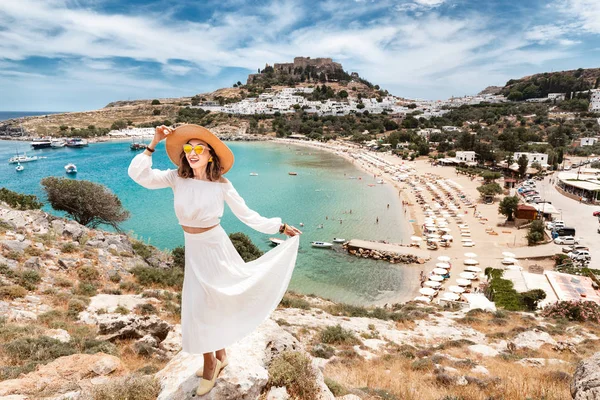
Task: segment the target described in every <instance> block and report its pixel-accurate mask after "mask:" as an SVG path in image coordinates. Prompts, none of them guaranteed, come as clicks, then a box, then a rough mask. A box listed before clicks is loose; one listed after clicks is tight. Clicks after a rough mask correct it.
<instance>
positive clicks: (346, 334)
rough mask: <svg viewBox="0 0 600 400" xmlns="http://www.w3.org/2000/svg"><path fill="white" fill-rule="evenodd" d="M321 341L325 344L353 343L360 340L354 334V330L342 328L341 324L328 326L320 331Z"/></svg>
mask: <svg viewBox="0 0 600 400" xmlns="http://www.w3.org/2000/svg"><path fill="white" fill-rule="evenodd" d="M321 342H323V343H327V344H348V345H354V344H358V343H360V341H359V340H358V339H357V338H356V336H354V332H352V331H349V330H346V329H344V328H342V326H341V325H336V326H328V327H327V328H325V329H323V331H321Z"/></svg>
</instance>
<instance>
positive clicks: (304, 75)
mask: <svg viewBox="0 0 600 400" xmlns="http://www.w3.org/2000/svg"><path fill="white" fill-rule="evenodd" d="M358 77H359V76H358V74H357V73H356V72H353V73H352V74H348V73H346V72H345V71H344V68H343V67H342V64H340V63H337V62H334V61H333V60H332V59H331V58H321V57H319V58H314V59H311V58H310V57H294V62H291V63H279V64H273V66H270V65H269V64H266V65H265V68H264V69H263V70H261V71H260V72H259V73H257V74H250V75H248V81H247V84H249V85H250V84H252V83H257V82H260V81H265V80H268V79H272V78H275V79H283V80H289V79H291V80H294V81H301V82H304V81H321V82H336V81H340V80H348V81H349V80H351V79H352V78H358Z"/></svg>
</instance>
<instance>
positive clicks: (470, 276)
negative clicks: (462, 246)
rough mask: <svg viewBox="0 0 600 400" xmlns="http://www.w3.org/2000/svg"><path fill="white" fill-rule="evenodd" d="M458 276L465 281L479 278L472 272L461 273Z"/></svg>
mask: <svg viewBox="0 0 600 400" xmlns="http://www.w3.org/2000/svg"><path fill="white" fill-rule="evenodd" d="M458 276H460V277H461V278H463V279H470V280H473V279H475V278H477V276H476V275H475V274H474V273H472V272H461V273H460V274H459V275H458Z"/></svg>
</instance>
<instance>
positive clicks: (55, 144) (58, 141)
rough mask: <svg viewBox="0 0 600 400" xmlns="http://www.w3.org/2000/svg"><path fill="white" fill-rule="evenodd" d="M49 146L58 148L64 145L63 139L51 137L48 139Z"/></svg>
mask: <svg viewBox="0 0 600 400" xmlns="http://www.w3.org/2000/svg"><path fill="white" fill-rule="evenodd" d="M50 147H51V148H53V149H60V148H62V147H65V141H64V140H62V139H52V140H50Z"/></svg>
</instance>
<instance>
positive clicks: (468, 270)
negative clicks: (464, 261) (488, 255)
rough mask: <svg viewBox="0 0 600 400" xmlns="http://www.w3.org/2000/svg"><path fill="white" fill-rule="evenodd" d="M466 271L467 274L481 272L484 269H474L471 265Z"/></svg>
mask: <svg viewBox="0 0 600 400" xmlns="http://www.w3.org/2000/svg"><path fill="white" fill-rule="evenodd" d="M465 271H467V272H481V271H482V269H481V268H479V267H474V266H472V265H469V266H468V267H465Z"/></svg>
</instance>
